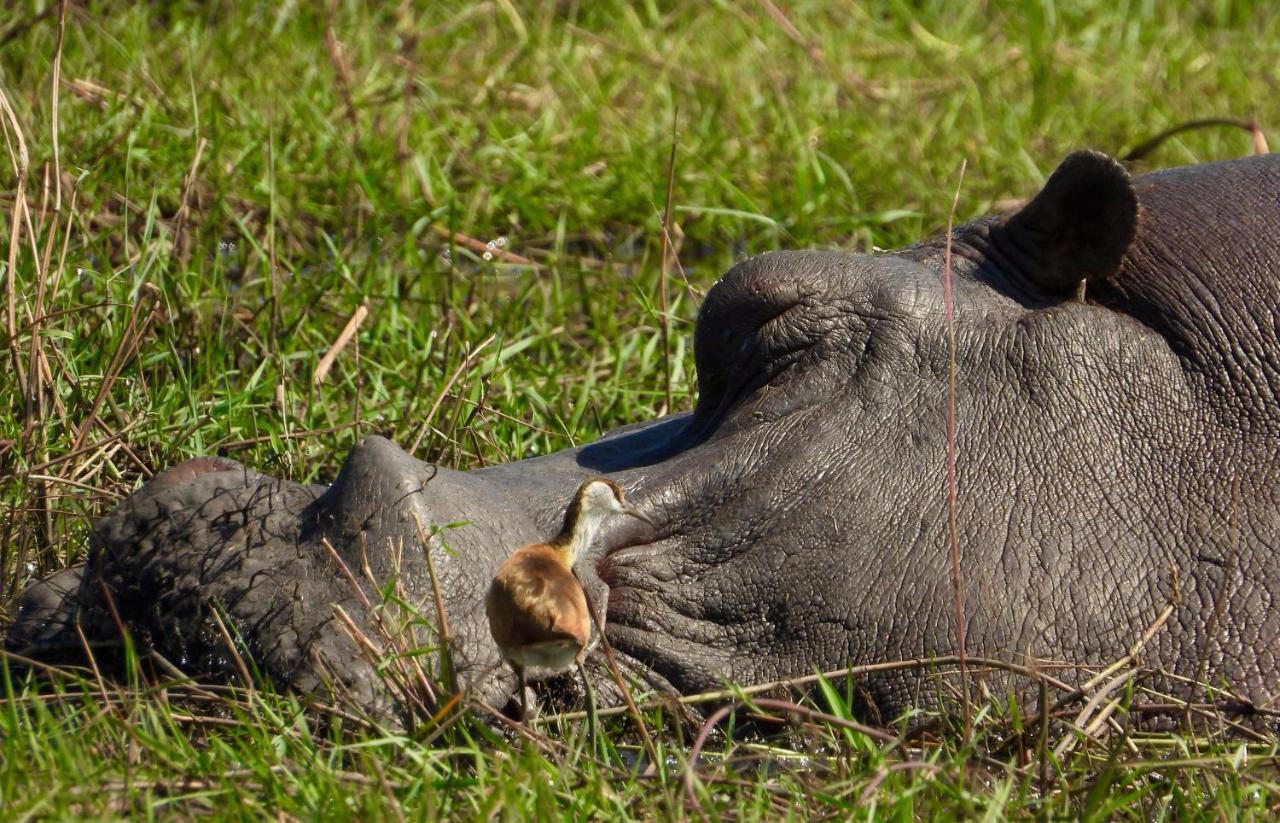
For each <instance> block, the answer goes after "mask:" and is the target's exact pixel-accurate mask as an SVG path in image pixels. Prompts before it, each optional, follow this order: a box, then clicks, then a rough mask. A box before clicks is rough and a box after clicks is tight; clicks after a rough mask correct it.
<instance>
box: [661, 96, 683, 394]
mask: <svg viewBox="0 0 1280 823" xmlns="http://www.w3.org/2000/svg"><path fill="white" fill-rule="evenodd" d="M679 120H680V108H679V107H678V106H677V107H676V109H675V111H673V112H672V113H671V154H670V156H669V157H668V158H667V194H666V197H665V199H664V201H663V206H662V258H661V259H660V260H659V261H658V313H659V314H660V315H661V325H660V328H661V330H662V374H663V385H664V386H665V389H666V392H665V395H664V396H665V398H666V401H665V403H664V405H663V407H662V409H661V411H660V412H659V414H660V415H662V414H669V413H670V412H671V411H672V410H673V409H672V406H673V403H672V399H671V310H670V307H669V306H668V305H667V270H668V268H669V267H670V257H671V195H672V192H673V190H674V189H675V182H676V124H677V123H678V122H679Z"/></svg>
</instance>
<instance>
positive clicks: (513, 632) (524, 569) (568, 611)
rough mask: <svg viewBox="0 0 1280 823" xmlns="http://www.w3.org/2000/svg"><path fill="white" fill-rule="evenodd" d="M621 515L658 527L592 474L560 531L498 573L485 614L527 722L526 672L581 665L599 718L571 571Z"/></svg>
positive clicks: (586, 610)
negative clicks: (513, 675)
mask: <svg viewBox="0 0 1280 823" xmlns="http://www.w3.org/2000/svg"><path fill="white" fill-rule="evenodd" d="M619 514H625V515H630V516H631V517H634V518H636V519H638V520H642V521H644V522H646V523H649V524H650V525H652V524H653V521H652V520H650V519H649V518H648V517H646V516H645V515H644V514H642V513H640V512H639V511H637V510H636V509H635V508H633V507H632V506H631V505H630V504H628V503H627V502H626V499H625V498H624V497H623V495H622V489H621V488H620V487H619V486H618V484H617V483H615V482H614V481H612V480H610V479H609V478H607V477H593V478H591V479H589V480H587V481H586V482H584V483H583V484H582V485H581V486H579V487H578V491H577V493H575V494H574V496H573V500H572V501H571V502H570V503H569V508H568V509H567V510H566V511H565V515H564V524H563V526H562V527H561V528H560V533H559V534H557V535H556V536H555V537H553V538H551V539H550V540H548V541H547V542H546V543H530V544H528V545H525V546H521V547H520V548H518V549H516V550H515V551H514V552H512V553H511V556H509V557H508V558H507V559H506V560H505V561H503V563H502V565H501V566H499V567H498V571H497V572H496V573H495V574H494V576H493V582H492V583H491V584H490V586H489V592H488V594H487V595H486V597H485V614H486V615H487V616H488V618H489V632H490V633H491V634H492V635H493V640H494V642H495V643H497V645H498V651H499V652H501V654H502V658H503V659H504V660H506V661H507V663H509V664H510V665H511V668H512V669H513V670H515V673H516V679H517V680H518V681H519V688H520V721H521V722H522V723H523V722H525V720H526V717H527V708H528V707H527V706H526V703H525V700H526V698H525V670H526V669H528V668H530V667H534V668H538V669H544V670H547V671H550V672H553V673H555V674H559V673H561V672H566V671H568V670H569V669H570V668H572V667H573V666H575V665H576V666H577V667H578V671H579V673H580V674H581V676H582V686H583V690H584V691H585V692H586V697H587V701H588V704H589V705H588V707H587V708H588V716H589V717H590V716H591V715H592V714H594V712H593V711H592V709H593V708H594V707H593V705H591V704H594V702H595V701H594V696H593V695H592V693H591V686H590V684H589V683H588V681H587V673H586V671H585V669H584V668H583V660H584V659H585V658H586V654H587V643H588V641H589V640H590V638H591V620H592V615H591V611H590V606H589V604H588V602H587V595H586V591H585V590H584V589H583V588H582V583H581V581H579V580H578V577H577V574H576V573H575V572H574V570H573V567H574V564H575V563H577V561H578V558H580V557H581V556H582V555H583V553H584V552H585V551H586V550H587V549H588V548H590V546H591V544H592V543H593V542H594V541H595V539H596V537H597V535H598V534H599V533H600V529H601V527H602V526H604V524H605V523H607V522H608V521H609V520H610V519H611V518H613V517H615V516H616V515H619ZM593 722H594V721H593Z"/></svg>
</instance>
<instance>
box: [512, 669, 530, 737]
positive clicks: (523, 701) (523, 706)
mask: <svg viewBox="0 0 1280 823" xmlns="http://www.w3.org/2000/svg"><path fill="white" fill-rule="evenodd" d="M512 668H513V669H515V670H516V683H517V684H518V686H517V688H519V689H520V722H521V723H525V724H527V723H528V722H529V704H528V698H527V697H525V687H524V666H512Z"/></svg>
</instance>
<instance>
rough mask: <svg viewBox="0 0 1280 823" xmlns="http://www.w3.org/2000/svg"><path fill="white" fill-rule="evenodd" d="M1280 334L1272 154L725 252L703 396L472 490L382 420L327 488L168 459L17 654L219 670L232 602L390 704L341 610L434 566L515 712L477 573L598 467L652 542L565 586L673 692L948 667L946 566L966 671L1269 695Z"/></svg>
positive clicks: (492, 693) (51, 591) (290, 677)
mask: <svg viewBox="0 0 1280 823" xmlns="http://www.w3.org/2000/svg"><path fill="white" fill-rule="evenodd" d="M948 255H949V257H950V261H951V263H950V270H951V278H950V281H951V282H952V283H953V295H952V303H951V305H952V313H951V317H952V323H951V324H949V323H948V315H947V311H946V305H945V304H944V299H943V298H944V287H945V285H944V281H945V280H946V278H944V268H946V266H945V262H946V261H945V258H947V257H948ZM949 329H951V330H952V332H951V333H953V335H954V343H953V344H952V342H951V339H950V337H949ZM1278 333H1280V157H1278V156H1277V155H1269V156H1256V157H1250V158H1247V159H1237V160H1231V161H1227V162H1219V163H1213V164H1208V165H1197V166H1189V167H1184V168H1175V169H1169V170H1165V171H1159V172H1155V173H1151V174H1146V175H1142V176H1140V177H1136V178H1131V177H1130V175H1129V174H1128V173H1127V172H1126V170H1125V169H1124V167H1123V166H1122V165H1121V164H1120V163H1118V162H1116V161H1115V160H1113V159H1111V158H1110V157H1107V156H1106V155H1103V154H1099V153H1094V152H1079V153H1076V154H1072V155H1070V156H1069V157H1067V158H1066V159H1065V160H1064V161H1063V162H1062V163H1061V165H1059V166H1058V168H1057V169H1056V170H1055V171H1054V172H1053V174H1052V175H1051V176H1050V177H1049V179H1048V181H1047V182H1046V183H1045V185H1044V187H1043V189H1042V190H1041V191H1040V192H1039V193H1038V194H1036V195H1035V196H1034V197H1033V198H1032V199H1030V201H1029V202H1027V204H1026V205H1025V206H1024V207H1022V208H1021V209H1019V210H1017V211H1014V212H1012V213H1010V214H1004V215H999V216H995V217H990V218H986V219H981V220H978V221H976V222H973V223H970V224H968V225H964V226H961V227H959V228H956V229H955V230H954V231H953V232H951V234H950V238H949V242H948V237H946V236H942V237H935V238H932V239H929V240H926V241H924V242H921V243H919V244H917V245H914V246H911V247H909V248H905V249H901V250H898V251H892V252H884V253H875V254H852V253H842V252H832V251H782V252H774V253H767V254H761V255H758V256H754V257H750V258H748V259H746V260H743V261H742V262H740V263H738V264H737V265H735V266H734V267H733V268H732V269H730V270H729V271H728V272H727V273H726V274H725V275H724V276H723V277H722V278H721V279H720V280H719V281H718V282H717V283H716V284H715V285H714V286H713V287H712V288H711V289H710V290H709V292H708V293H707V295H706V298H705V300H704V302H703V304H702V306H701V309H700V312H699V316H698V322H697V327H696V332H695V337H694V349H695V359H696V365H697V374H698V388H699V394H698V398H697V402H696V406H695V408H694V410H693V411H692V412H691V413H688V414H675V415H671V416H668V417H665V418H662V419H658V420H653V421H649V422H644V423H640V424H637V425H633V426H630V427H626V428H623V429H621V430H618V431H615V432H612V433H610V434H608V435H606V436H605V437H603V438H602V439H600V440H599V441H598V442H595V443H592V444H590V445H586V446H583V447H579V448H574V449H569V450H566V451H563V452H559V453H556V454H552V455H549V456H544V457H538V458H534V459H528V460H522V461H519V462H514V463H510V464H507V465H499V466H493V467H488V468H482V469H476V470H473V471H466V472H462V471H454V470H451V469H449V468H446V467H442V466H435V465H429V464H427V463H424V462H422V461H420V460H417V459H415V458H414V457H412V456H411V455H409V454H408V453H406V452H405V451H403V450H402V449H401V448H399V447H398V446H397V445H395V444H394V443H392V442H389V441H388V440H386V439H383V438H380V437H376V436H370V437H366V438H364V439H363V440H361V441H360V442H359V443H358V444H357V445H356V446H355V447H354V448H353V449H352V450H351V452H350V454H349V455H348V456H347V457H346V460H345V462H344V464H343V465H342V468H341V470H340V472H339V474H338V476H337V477H336V479H335V480H334V482H333V483H332V485H329V486H327V487H324V486H306V485H300V484H298V483H293V482H287V481H282V480H277V479H273V478H270V477H266V476H263V475H261V474H258V473H257V472H255V471H253V470H251V469H249V468H247V467H245V466H242V465H239V464H237V463H234V462H232V461H230V460H225V459H221V458H199V459H195V460H190V461H188V462H186V463H183V464H181V465H179V466H177V467H175V468H172V469H170V470H168V471H167V472H165V473H163V474H160V475H159V476H157V477H155V478H154V479H152V480H150V481H149V482H148V483H146V484H145V485H144V486H142V487H141V488H140V489H139V490H138V491H137V492H136V493H134V494H133V495H132V496H131V497H129V498H128V499H126V500H125V501H124V502H123V503H121V504H120V505H119V507H118V508H117V509H116V510H115V511H113V512H112V513H110V514H108V515H107V516H105V517H103V518H102V519H101V520H99V521H98V522H97V523H96V525H95V527H94V529H93V537H92V541H91V547H90V551H89V555H88V560H87V563H86V564H85V565H84V566H83V567H81V568H76V569H70V570H67V571H64V572H62V573H60V574H59V575H56V576H55V577H53V578H51V579H49V580H46V581H44V582H43V583H38V584H35V585H34V586H33V587H31V588H30V589H29V590H28V591H27V593H26V594H25V595H24V597H23V598H22V601H21V603H20V608H19V610H18V616H17V620H16V623H15V624H14V625H13V626H12V627H11V628H10V630H9V632H8V636H7V648H8V649H9V650H11V651H13V652H18V653H22V654H25V655H34V656H41V655H42V654H43V655H48V654H50V650H52V649H56V648H63V649H67V648H79V647H80V641H79V639H78V637H76V636H75V635H74V633H73V630H72V627H73V624H74V623H75V621H77V620H78V621H79V623H80V625H81V627H82V629H83V630H84V631H85V632H86V634H87V636H88V638H89V639H90V640H95V641H103V640H108V639H110V637H112V636H114V635H115V634H116V632H117V630H118V629H117V627H118V626H119V625H121V624H124V625H127V626H129V627H130V628H131V629H132V632H133V634H134V635H135V636H136V637H139V638H142V640H143V641H144V642H145V643H146V644H149V645H150V646H151V647H152V648H154V649H155V650H156V651H157V652H159V653H161V654H162V655H163V656H164V657H165V658H166V659H168V660H170V661H174V662H175V664H176V665H179V666H180V667H182V668H184V669H186V670H188V671H192V672H196V673H204V674H218V673H221V672H225V671H226V670H227V668H228V667H229V666H230V663H229V662H228V658H229V654H228V651H227V643H226V638H227V634H226V633H224V632H222V631H221V630H220V629H219V628H218V627H217V626H216V622H217V621H216V620H214V619H212V618H213V616H214V614H215V612H216V615H217V616H218V617H219V618H220V619H223V621H224V623H226V624H228V625H229V629H228V631H229V632H231V633H233V634H236V635H237V636H238V637H239V638H241V639H243V642H244V648H245V649H246V651H247V656H250V657H251V658H252V662H253V663H254V664H255V665H256V666H257V667H258V668H259V670H260V671H261V672H262V673H263V674H265V675H266V676H268V677H270V678H271V679H273V680H275V681H276V682H277V683H279V684H282V685H285V686H288V687H292V688H296V689H299V690H301V691H303V692H315V691H317V690H324V689H328V688H339V689H341V691H343V692H344V693H345V694H346V695H347V696H348V697H349V698H350V699H352V700H354V701H356V702H357V703H358V704H361V705H363V706H365V707H366V708H369V709H370V710H374V711H380V712H387V711H391V712H394V711H395V698H394V697H393V696H392V695H391V694H390V693H389V691H388V689H387V687H386V685H385V683H384V681H383V680H382V679H380V677H379V676H378V674H377V673H376V671H375V667H374V665H373V664H372V663H371V662H370V655H369V654H368V652H367V650H364V651H362V649H361V648H360V647H359V645H358V644H357V642H356V641H355V640H353V637H352V632H351V631H350V628H349V627H348V626H346V625H344V624H342V623H340V622H339V620H338V619H337V618H336V617H335V615H336V614H337V612H336V611H335V608H334V606H335V605H338V606H341V607H342V609H343V611H344V612H345V613H346V614H347V615H348V616H349V619H350V621H351V623H352V624H354V625H355V626H356V628H358V629H359V630H360V631H362V632H363V633H364V634H366V635H367V636H369V637H371V638H375V639H376V638H377V637H378V631H377V630H376V628H375V627H373V625H372V623H371V621H372V619H373V618H372V617H371V611H370V609H369V608H368V607H367V606H366V605H365V603H364V600H365V599H366V598H369V597H370V596H371V595H372V596H373V602H375V603H376V601H377V594H378V593H377V591H376V590H375V587H374V586H373V585H372V583H370V582H368V581H370V580H371V581H373V582H381V581H388V580H391V579H392V578H394V579H395V580H396V581H398V585H399V587H400V589H401V591H402V594H403V596H404V598H406V600H407V601H409V602H410V603H411V604H416V605H417V606H418V607H420V608H421V609H422V611H423V612H424V613H425V614H428V615H431V614H435V613H436V612H435V606H434V605H432V604H433V584H432V580H431V578H432V574H433V572H434V573H435V574H436V576H437V583H438V587H439V590H440V592H441V593H442V600H443V603H442V604H441V605H442V610H443V611H444V612H445V613H446V614H447V618H448V622H449V625H450V639H451V643H452V652H453V661H454V667H455V669H456V672H457V673H458V675H459V676H460V678H461V679H462V682H464V683H466V684H468V685H470V686H471V687H472V688H473V689H474V690H475V691H476V693H478V694H480V695H482V696H484V698H485V699H487V700H490V701H496V702H501V701H503V700H504V699H505V698H507V697H509V696H510V695H511V692H512V688H513V685H512V684H513V678H512V677H511V676H510V675H509V673H507V672H506V670H505V669H503V668H502V667H501V666H500V665H499V663H498V658H497V650H496V648H495V647H494V645H493V642H492V640H491V639H490V637H489V634H488V630H487V626H486V625H485V622H484V609H483V599H484V595H485V592H486V589H487V586H488V581H489V579H490V577H491V575H492V573H493V571H494V569H495V568H496V567H497V566H498V565H499V564H500V563H501V562H502V560H503V559H504V557H505V556H506V555H507V554H508V553H509V552H510V551H511V550H512V549H513V548H515V547H517V546H519V545H521V544H523V543H528V542H533V541H538V540H544V539H546V538H548V537H549V536H551V535H552V534H554V533H555V532H556V530H557V528H558V526H559V525H560V521H561V518H562V517H563V515H564V511H565V507H566V504H567V503H568V500H569V497H570V495H572V493H573V491H574V490H575V489H576V488H577V486H578V484H579V483H580V482H581V481H582V480H583V479H584V478H587V477H590V476H593V475H605V476H608V477H611V478H613V479H614V480H615V481H617V482H618V483H619V484H620V485H621V486H622V487H623V488H624V489H625V491H626V494H627V496H628V499H629V500H630V501H632V503H633V504H635V505H636V507H637V508H638V509H639V510H640V511H642V512H643V513H644V515H645V516H646V517H647V518H648V519H649V520H651V521H652V525H646V524H645V523H642V522H640V521H638V520H635V519H631V518H619V520H618V522H616V523H613V524H611V525H610V527H609V528H608V529H607V530H606V533H605V534H604V535H603V537H602V538H601V539H600V540H598V541H597V543H596V545H594V546H593V547H592V548H591V550H590V551H589V552H588V553H587V554H586V556H585V557H584V559H583V560H582V561H581V562H580V563H579V565H578V568H577V572H578V574H579V577H580V578H581V580H582V581H583V582H584V585H585V586H586V588H587V591H588V592H589V594H590V596H591V598H592V600H593V601H594V602H596V603H598V604H600V606H601V609H600V611H601V612H602V613H603V614H602V617H603V620H604V625H605V630H604V631H605V636H606V638H607V639H608V640H609V641H610V642H611V645H612V647H613V648H614V649H615V650H616V651H617V653H618V655H619V656H620V657H621V658H622V659H623V660H624V661H625V662H627V663H628V664H629V665H630V667H631V670H632V672H633V673H638V674H639V675H640V676H642V677H643V678H646V679H647V680H648V681H649V682H650V683H652V684H656V685H659V686H662V687H664V688H669V689H672V690H674V691H676V692H684V693H688V692H693V691H696V690H703V689H708V688H715V687H719V686H721V685H722V684H724V683H726V682H735V683H753V682H760V681H768V680H775V679H779V678H787V677H793V676H797V675H806V674H809V673H812V672H814V671H815V670H822V669H834V668H838V667H841V666H847V665H856V664H865V663H873V662H876V661H886V660H900V659H929V658H936V657H938V656H944V657H946V656H952V655H955V654H956V653H957V651H959V649H958V648H957V645H958V644H957V617H956V602H957V598H956V582H957V581H956V579H955V578H954V577H953V574H954V572H956V571H957V567H956V566H953V559H956V557H953V554H954V555H955V556H958V560H959V563H958V571H959V575H958V578H959V583H960V588H961V591H962V593H963V603H964V610H963V626H964V629H965V652H966V653H967V654H968V655H970V656H981V657H985V658H993V659H1001V660H1008V661H1026V660H1038V661H1064V662H1068V663H1071V664H1076V665H1078V666H1079V667H1080V668H1079V669H1074V670H1067V671H1066V672H1065V673H1060V674H1059V676H1061V677H1063V678H1066V679H1067V680H1068V681H1069V682H1077V683H1078V682H1080V681H1081V680H1082V679H1083V678H1085V677H1086V676H1087V673H1088V672H1089V671H1093V670H1097V669H1098V668H1100V667H1102V666H1105V665H1106V664H1107V663H1109V662H1111V661H1113V660H1116V659H1117V658H1119V657H1121V656H1122V655H1124V654H1125V653H1126V652H1127V651H1128V650H1130V649H1131V648H1134V647H1135V646H1138V645H1140V646H1141V658H1142V663H1143V665H1146V666H1149V667H1151V668H1153V669H1158V670H1161V671H1163V672H1165V673H1166V674H1167V675H1168V682H1169V683H1170V684H1173V685H1172V688H1175V689H1176V688H1179V686H1178V684H1184V686H1183V688H1186V689H1189V688H1190V687H1189V686H1185V681H1186V680H1194V679H1201V680H1203V681H1206V682H1208V683H1210V684H1212V685H1215V686H1221V687H1224V688H1226V689H1228V690H1229V691H1230V693H1232V694H1234V695H1236V696H1237V698H1238V699H1239V700H1242V701H1244V702H1245V703H1246V704H1247V705H1250V706H1252V707H1254V708H1260V709H1265V708H1266V707H1268V706H1269V705H1270V704H1271V702H1272V701H1273V700H1274V698H1275V697H1276V695H1277V694H1280V684H1278V683H1277V677H1278V676H1280V664H1278V661H1277V654H1278V653H1280V644H1278V643H1277V634H1278V632H1280V608H1277V601H1278V599H1280V560H1278V559H1277V556H1276V555H1275V554H1274V552H1275V551H1276V549H1277V547H1278V546H1280V517H1278V513H1280V472H1278V470H1277V462H1280V399H1278V397H1277V392H1278V391H1280V340H1278V339H1277V335H1278ZM953 379H954V384H953V382H952V381H953ZM953 385H954V388H952V386H953ZM952 404H954V405H952ZM949 412H952V413H953V414H954V421H955V434H954V436H951V435H949V427H948V414H949ZM949 449H954V460H955V477H954V481H948V470H947V467H948V461H949ZM952 493H954V509H953V508H952V504H951V503H949V499H950V498H951V495H952ZM952 515H954V527H952V525H951V523H952ZM420 529H422V530H423V531H422V533H421V534H420V531H419V530H420ZM424 534H425V536H426V538H427V540H426V543H427V547H426V549H425V550H424V546H423V541H422V539H421V538H422V536H423V535H424ZM952 536H954V538H955V542H954V547H953V546H952V543H951V538H952ZM428 553H430V557H431V558H432V560H433V564H432V565H433V567H434V568H432V567H429V566H428V564H427V562H426V558H427V556H428ZM339 560H341V562H339ZM366 570H367V574H366ZM357 588H361V589H363V591H360V592H357V591H356V589H357ZM1139 641H1141V643H1140V642H1139ZM923 676H924V674H922V671H921V670H920V669H901V670H894V671H886V672H880V673H876V674H871V675H868V676H866V677H865V678H863V679H862V681H861V685H862V688H863V689H864V692H863V693H864V694H865V695H866V697H867V705H868V706H869V707H871V708H872V709H874V710H876V711H877V712H879V714H880V715H881V716H893V715H895V714H897V713H899V712H901V711H903V710H904V709H907V708H910V707H912V706H915V705H918V703H919V701H920V700H921V694H922V689H921V678H922V677H923ZM1073 678H1074V679H1073ZM996 682H997V685H999V684H1000V683H1003V682H1004V681H999V680H997V681H996Z"/></svg>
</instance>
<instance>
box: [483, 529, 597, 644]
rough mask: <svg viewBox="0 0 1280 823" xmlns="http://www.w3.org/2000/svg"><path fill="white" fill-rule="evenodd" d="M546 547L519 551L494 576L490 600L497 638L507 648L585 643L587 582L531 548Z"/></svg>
mask: <svg viewBox="0 0 1280 823" xmlns="http://www.w3.org/2000/svg"><path fill="white" fill-rule="evenodd" d="M542 548H544V547H542V546H529V547H525V549H521V550H519V551H518V552H517V553H516V554H514V555H512V557H511V558H510V560H508V561H507V562H506V563H504V564H503V565H502V567H501V568H499V569H498V573H497V574H496V575H495V576H494V579H493V584H492V585H491V586H490V588H489V596H488V597H487V598H486V601H485V606H486V611H487V612H488V616H489V626H490V629H491V630H492V631H493V635H494V639H495V640H496V641H498V644H499V645H507V646H526V645H531V644H534V643H545V642H549V641H564V640H572V641H574V642H576V643H577V644H578V645H579V646H585V645H586V643H587V640H588V639H589V637H590V633H591V618H590V612H588V611H587V599H586V595H585V594H584V593H583V591H582V585H581V584H580V583H579V582H578V580H577V578H576V577H574V576H573V574H572V573H570V572H569V571H568V570H567V569H565V568H564V566H563V565H561V564H560V563H558V562H557V561H556V560H555V559H554V558H553V557H543V556H542V554H543V553H542V552H534V551H526V549H542ZM548 552H549V550H548ZM513 561H518V562H513Z"/></svg>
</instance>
